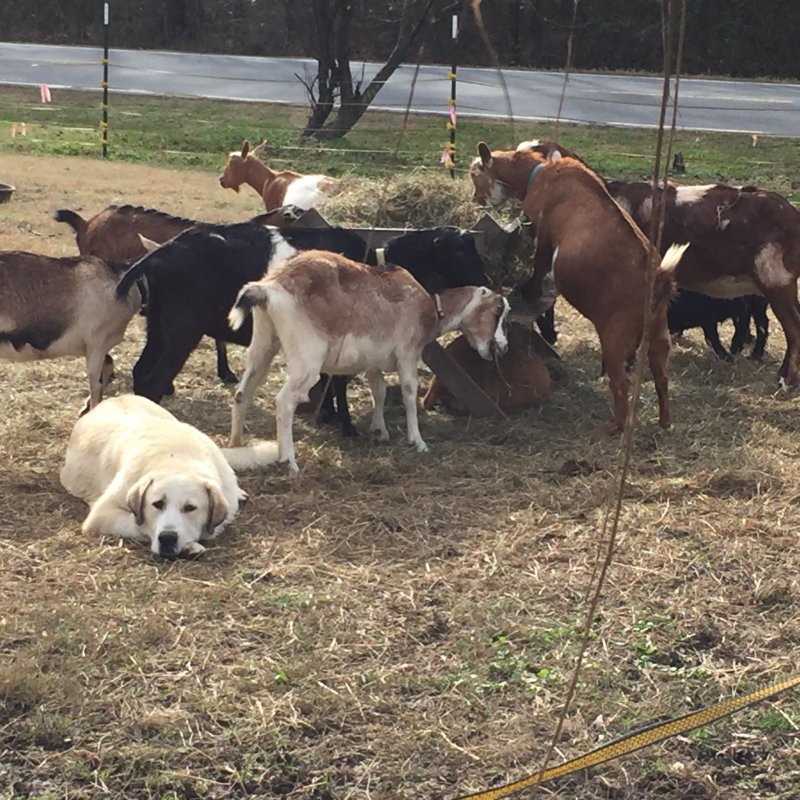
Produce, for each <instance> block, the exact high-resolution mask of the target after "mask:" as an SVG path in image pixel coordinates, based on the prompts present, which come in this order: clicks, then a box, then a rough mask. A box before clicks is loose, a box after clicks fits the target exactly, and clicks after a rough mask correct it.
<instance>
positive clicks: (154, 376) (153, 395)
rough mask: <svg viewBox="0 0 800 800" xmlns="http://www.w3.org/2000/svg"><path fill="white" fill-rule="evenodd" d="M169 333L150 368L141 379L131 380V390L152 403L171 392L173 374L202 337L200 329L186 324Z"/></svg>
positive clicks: (179, 368) (178, 370) (157, 401)
mask: <svg viewBox="0 0 800 800" xmlns="http://www.w3.org/2000/svg"><path fill="white" fill-rule="evenodd" d="M170 334H171V335H170V338H169V339H166V340H165V342H164V346H163V348H162V350H161V352H160V353H159V355H158V358H157V359H156V361H155V363H154V364H153V367H152V369H151V370H150V371H149V372H148V373H147V374H146V375H145V376H144V378H143V379H140V380H139V381H137V380H136V379H135V378H134V381H133V391H134V392H135V393H136V394H140V395H142V396H143V397H147V398H148V399H149V400H152V401H153V402H154V403H160V402H161V400H162V399H163V397H164V395H167V394H171V393H172V388H173V381H174V380H175V376H176V375H177V374H178V373H179V372H180V371H181V370H182V369H183V365H184V364H185V363H186V359H188V358H189V356H190V355H191V353H192V351H193V350H194V349H195V347H197V345H198V343H199V342H200V339H201V338H202V337H203V334H202V331H198V330H194V329H193V328H191V327H188V326H185V327H180V328H179V327H175V329H174V330H172V331H171V332H170Z"/></svg>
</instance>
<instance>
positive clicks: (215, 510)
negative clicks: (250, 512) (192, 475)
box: [202, 483, 230, 539]
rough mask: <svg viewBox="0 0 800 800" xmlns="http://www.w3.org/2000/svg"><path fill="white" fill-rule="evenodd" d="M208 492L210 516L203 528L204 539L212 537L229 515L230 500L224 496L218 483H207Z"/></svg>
mask: <svg viewBox="0 0 800 800" xmlns="http://www.w3.org/2000/svg"><path fill="white" fill-rule="evenodd" d="M206 494H207V495H208V517H207V518H206V526H205V528H203V537H202V538H204V539H210V538H212V537H213V536H214V531H215V530H216V528H217V526H218V525H221V524H222V523H223V522H225V518H226V517H227V516H228V511H229V510H230V509H229V508H228V501H227V500H226V499H225V498H224V497H223V496H222V491H221V489H220V487H219V484H218V483H207V484H206Z"/></svg>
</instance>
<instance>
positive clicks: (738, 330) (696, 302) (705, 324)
mask: <svg viewBox="0 0 800 800" xmlns="http://www.w3.org/2000/svg"><path fill="white" fill-rule="evenodd" d="M767 305H768V304H767V301H766V299H765V298H764V297H761V295H757V294H749V295H745V296H744V297H735V298H733V299H730V300H729V299H725V298H720V297H709V296H708V295H705V294H699V293H698V292H690V291H688V290H686V289H683V290H681V291H680V292H678V294H677V296H676V297H675V299H674V300H673V301H672V302H671V303H670V306H669V311H668V312H667V324H668V325H669V330H670V332H671V333H675V334H678V335H680V334H681V333H683V332H684V331H685V330H688V329H689V328H702V329H703V335H704V336H705V340H706V343H707V344H708V346H709V347H711V348H712V349H713V350H714V352H715V353H716V354H717V356H719V358H721V359H723V360H724V361H733V356H732V355H731V353H734V354H736V353H740V352H741V351H742V349H743V348H744V346H745V344H749V343H750V342H751V341H752V340H753V337H752V334H751V333H750V318H751V317H752V318H753V321H754V322H755V326H756V340H755V344H754V345H753V350H752V352H751V353H750V358H754V359H761V358H762V357H763V356H764V347H765V346H766V343H767V336H768V335H769V319H768V318H767ZM726 319H730V320H732V321H733V326H734V334H733V339H732V340H731V352H730V353H729V352H728V351H727V350H726V349H725V347H724V346H723V345H722V342H721V341H720V339H719V331H718V329H717V326H718V325H719V323H720V322H724V321H725V320H726Z"/></svg>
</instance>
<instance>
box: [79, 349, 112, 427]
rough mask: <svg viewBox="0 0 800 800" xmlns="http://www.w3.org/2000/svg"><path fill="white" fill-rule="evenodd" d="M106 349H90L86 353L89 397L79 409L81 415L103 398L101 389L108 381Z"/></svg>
mask: <svg viewBox="0 0 800 800" xmlns="http://www.w3.org/2000/svg"><path fill="white" fill-rule="evenodd" d="M107 357H108V356H107V351H106V350H105V348H102V347H101V348H98V349H94V350H90V351H89V352H88V353H87V354H86V375H87V377H88V379H89V397H88V399H87V401H86V404H85V405H84V407H83V409H82V410H81V413H80V415H81V416H83V415H84V414H85V413H86V412H87V411H91V409H93V408H94V407H95V406H97V405H98V404H99V403H100V401H101V400H102V399H103V390H104V389H105V387H106V384H107V383H108V378H109V375H110V373H109V371H108V368H107V366H106V358H107Z"/></svg>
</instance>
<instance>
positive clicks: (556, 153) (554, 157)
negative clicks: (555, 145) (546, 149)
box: [547, 150, 562, 161]
mask: <svg viewBox="0 0 800 800" xmlns="http://www.w3.org/2000/svg"><path fill="white" fill-rule="evenodd" d="M561 158H562V156H561V151H560V150H553V152H552V153H550V155H549V156H548V157H547V160H548V161H561Z"/></svg>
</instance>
